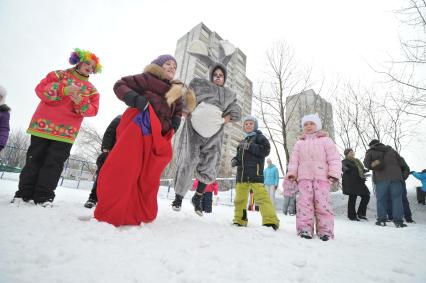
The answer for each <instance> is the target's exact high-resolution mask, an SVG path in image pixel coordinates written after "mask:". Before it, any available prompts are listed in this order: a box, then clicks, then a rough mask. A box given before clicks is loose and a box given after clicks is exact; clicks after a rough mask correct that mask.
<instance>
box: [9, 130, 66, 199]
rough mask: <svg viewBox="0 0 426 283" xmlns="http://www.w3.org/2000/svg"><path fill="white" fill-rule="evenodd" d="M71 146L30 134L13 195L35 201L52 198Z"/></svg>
mask: <svg viewBox="0 0 426 283" xmlns="http://www.w3.org/2000/svg"><path fill="white" fill-rule="evenodd" d="M71 148H72V144H71V143H66V142H60V141H54V140H49V139H45V138H39V137H36V136H31V144H30V147H29V148H28V151H27V157H26V163H25V166H24V168H23V169H22V172H21V174H20V175H19V186H18V188H19V190H18V191H17V192H16V193H15V197H21V198H27V199H33V200H34V202H35V203H42V202H45V201H47V200H53V199H54V198H55V189H56V186H57V185H58V181H59V178H60V177H61V173H62V170H63V169H64V162H65V161H66V160H67V158H68V157H69V156H70V151H71Z"/></svg>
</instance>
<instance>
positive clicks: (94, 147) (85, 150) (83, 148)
mask: <svg viewBox="0 0 426 283" xmlns="http://www.w3.org/2000/svg"><path fill="white" fill-rule="evenodd" d="M102 137H103V134H102V133H101V132H99V131H98V130H97V129H96V128H95V127H94V126H92V125H91V124H89V123H83V125H82V127H81V128H80V132H79V134H78V137H77V140H76V147H77V151H76V154H74V157H75V158H78V159H81V160H85V161H89V162H94V161H95V160H96V158H97V157H98V155H99V153H100V150H101V145H102Z"/></svg>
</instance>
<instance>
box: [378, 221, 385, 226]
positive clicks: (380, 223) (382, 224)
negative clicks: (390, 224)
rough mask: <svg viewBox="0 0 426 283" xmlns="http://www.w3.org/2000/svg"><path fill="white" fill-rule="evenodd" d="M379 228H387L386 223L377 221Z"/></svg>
mask: <svg viewBox="0 0 426 283" xmlns="http://www.w3.org/2000/svg"><path fill="white" fill-rule="evenodd" d="M376 225H377V226H386V221H376Z"/></svg>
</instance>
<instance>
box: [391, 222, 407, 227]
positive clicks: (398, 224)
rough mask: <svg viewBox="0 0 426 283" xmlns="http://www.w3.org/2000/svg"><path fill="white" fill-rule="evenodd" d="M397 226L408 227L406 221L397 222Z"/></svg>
mask: <svg viewBox="0 0 426 283" xmlns="http://www.w3.org/2000/svg"><path fill="white" fill-rule="evenodd" d="M394 224H395V227H396V228H404V227H407V224H404V222H395V223H394Z"/></svg>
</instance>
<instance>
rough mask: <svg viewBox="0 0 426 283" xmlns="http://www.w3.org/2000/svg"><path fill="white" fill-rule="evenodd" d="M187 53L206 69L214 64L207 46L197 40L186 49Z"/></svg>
mask: <svg viewBox="0 0 426 283" xmlns="http://www.w3.org/2000/svg"><path fill="white" fill-rule="evenodd" d="M188 53H189V54H191V55H192V56H194V57H195V58H197V59H198V60H200V61H201V62H203V63H204V64H205V65H207V67H208V68H210V67H211V66H212V65H213V64H214V61H213V60H212V59H211V56H210V52H209V50H208V48H207V45H206V44H205V43H204V42H202V41H201V40H198V39H197V40H194V41H193V42H191V43H190V44H189V47H188Z"/></svg>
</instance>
